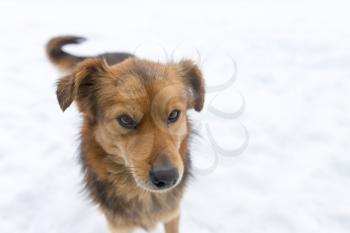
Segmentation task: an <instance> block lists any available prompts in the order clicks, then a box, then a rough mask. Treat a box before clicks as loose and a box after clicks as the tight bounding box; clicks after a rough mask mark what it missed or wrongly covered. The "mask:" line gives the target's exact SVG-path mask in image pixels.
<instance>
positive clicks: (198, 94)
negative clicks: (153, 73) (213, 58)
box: [178, 60, 205, 112]
mask: <svg viewBox="0 0 350 233" xmlns="http://www.w3.org/2000/svg"><path fill="white" fill-rule="evenodd" d="M178 66H179V68H180V73H181V76H182V77H183V78H184V81H185V83H186V85H187V86H188V87H189V96H190V101H189V107H190V108H194V110H196V111H197V112H200V111H201V110H202V108H203V105H204V96H205V83H204V79H203V75H202V72H201V71H200V69H199V68H198V66H197V65H196V64H194V63H193V62H192V61H190V60H183V61H181V62H180V63H179V64H178Z"/></svg>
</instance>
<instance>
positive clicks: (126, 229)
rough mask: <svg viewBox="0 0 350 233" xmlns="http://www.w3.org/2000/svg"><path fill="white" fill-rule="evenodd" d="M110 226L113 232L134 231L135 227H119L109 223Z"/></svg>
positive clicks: (130, 232)
mask: <svg viewBox="0 0 350 233" xmlns="http://www.w3.org/2000/svg"><path fill="white" fill-rule="evenodd" d="M108 228H109V231H110V232H111V233H132V232H133V230H134V229H132V228H118V227H115V226H113V225H112V224H111V223H108Z"/></svg>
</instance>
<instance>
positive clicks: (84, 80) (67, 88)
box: [56, 59, 108, 111]
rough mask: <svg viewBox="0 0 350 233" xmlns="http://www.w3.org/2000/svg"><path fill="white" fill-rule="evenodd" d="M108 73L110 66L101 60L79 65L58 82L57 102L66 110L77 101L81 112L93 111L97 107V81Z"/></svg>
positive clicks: (88, 61) (92, 60)
mask: <svg viewBox="0 0 350 233" xmlns="http://www.w3.org/2000/svg"><path fill="white" fill-rule="evenodd" d="M107 72H108V65H107V64H106V63H105V61H104V60H101V59H87V60H84V61H83V62H81V63H79V64H78V66H77V67H76V68H75V70H74V71H73V73H72V74H70V75H67V76H65V77H63V78H61V79H60V80H59V81H58V82H57V90H56V95H57V100H58V103H59V105H60V107H61V109H62V111H64V110H66V109H67V108H68V107H69V106H70V105H71V103H72V102H73V100H76V101H77V103H78V107H79V109H80V111H86V110H93V108H94V106H95V105H96V104H95V103H96V101H95V100H94V98H95V95H94V93H95V90H96V79H97V78H98V77H100V76H102V75H103V74H105V73H107Z"/></svg>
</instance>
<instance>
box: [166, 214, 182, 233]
mask: <svg viewBox="0 0 350 233" xmlns="http://www.w3.org/2000/svg"><path fill="white" fill-rule="evenodd" d="M179 223H180V215H178V216H177V217H175V218H173V219H172V220H170V221H169V222H167V223H164V228H165V232H166V233H179Z"/></svg>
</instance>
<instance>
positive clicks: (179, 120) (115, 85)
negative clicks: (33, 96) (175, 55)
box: [57, 59, 204, 191]
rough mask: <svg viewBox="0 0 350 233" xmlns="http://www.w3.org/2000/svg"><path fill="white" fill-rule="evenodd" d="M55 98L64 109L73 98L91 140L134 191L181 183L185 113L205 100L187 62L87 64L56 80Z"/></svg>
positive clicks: (193, 68)
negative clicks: (121, 169) (127, 176)
mask: <svg viewBox="0 0 350 233" xmlns="http://www.w3.org/2000/svg"><path fill="white" fill-rule="evenodd" d="M57 96H58V100H59V103H60V106H61V108H62V109H63V110H65V109H66V108H67V107H68V106H69V105H70V104H71V102H72V101H73V100H76V102H77V104H78V107H79V110H80V111H81V112H82V113H83V114H84V115H85V119H87V120H89V121H91V122H92V125H93V126H92V127H93V128H94V130H93V132H94V137H95V139H96V141H97V142H98V143H99V145H100V146H101V147H102V148H103V149H104V150H105V151H106V152H107V153H108V157H109V158H110V159H112V160H113V161H114V162H116V163H123V164H124V165H125V166H126V167H127V168H128V169H130V173H131V174H132V176H133V178H134V179H135V181H136V183H137V184H138V186H139V187H141V188H143V189H146V190H149V191H164V190H169V189H171V188H173V187H175V186H176V185H177V184H178V183H179V182H180V181H181V178H182V175H183V173H184V169H185V168H184V166H185V164H184V161H185V160H186V159H187V154H183V153H181V151H182V149H183V148H182V147H183V146H184V145H183V142H184V141H185V140H186V139H187V137H188V134H189V129H188V124H189V123H188V119H187V115H186V111H187V110H188V109H191V108H194V109H195V110H196V111H200V110H201V109H202V107H203V102H204V81H203V79H202V75H201V72H200V70H199V69H198V67H197V66H196V65H194V64H193V63H192V62H190V61H183V62H180V63H177V64H160V63H153V62H149V61H144V60H138V59H129V60H126V61H124V62H123V63H120V64H117V65H114V66H108V65H107V64H105V63H104V62H103V61H101V60H96V59H95V60H87V61H84V62H82V63H81V64H80V65H79V66H78V67H77V68H76V70H75V72H73V74H72V75H69V76H66V77H64V78H62V79H61V80H60V81H59V83H58V88H57Z"/></svg>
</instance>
